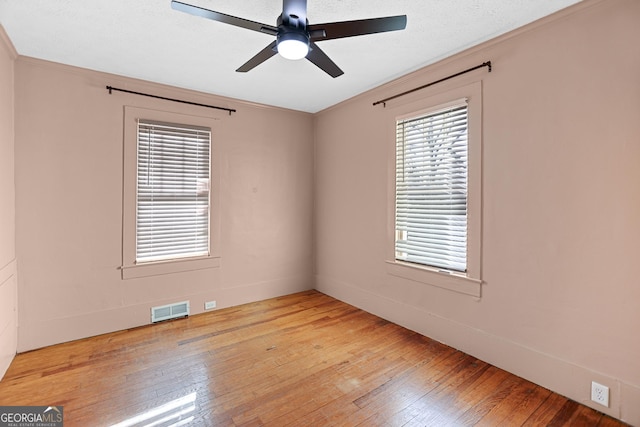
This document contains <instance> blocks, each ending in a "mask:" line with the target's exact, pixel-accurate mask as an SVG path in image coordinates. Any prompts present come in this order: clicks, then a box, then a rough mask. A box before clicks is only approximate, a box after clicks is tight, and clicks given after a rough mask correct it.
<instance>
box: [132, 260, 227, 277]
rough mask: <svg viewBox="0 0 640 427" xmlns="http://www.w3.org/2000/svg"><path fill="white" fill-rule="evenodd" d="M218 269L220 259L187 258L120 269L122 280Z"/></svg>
mask: <svg viewBox="0 0 640 427" xmlns="http://www.w3.org/2000/svg"><path fill="white" fill-rule="evenodd" d="M217 267H220V257H202V258H185V259H174V260H170V261H157V262H147V263H144V264H137V265H125V266H122V267H120V269H121V270H122V279H123V280H126V279H137V278H140V277H147V276H159V275H163V274H171V273H180V272H184V271H192V270H204V269H207V268H217Z"/></svg>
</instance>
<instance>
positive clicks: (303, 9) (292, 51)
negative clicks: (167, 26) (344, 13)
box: [171, 0, 407, 78]
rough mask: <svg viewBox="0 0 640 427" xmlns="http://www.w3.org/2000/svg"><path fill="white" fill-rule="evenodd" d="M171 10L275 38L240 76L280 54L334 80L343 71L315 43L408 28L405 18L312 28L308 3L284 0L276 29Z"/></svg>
mask: <svg viewBox="0 0 640 427" xmlns="http://www.w3.org/2000/svg"><path fill="white" fill-rule="evenodd" d="M171 7H172V8H173V9H175V10H179V11H182V12H186V13H189V14H191V15H196V16H201V17H203V18H208V19H212V20H214V21H219V22H224V23H225V24H230V25H235V26H236V27H242V28H246V29H248V30H253V31H258V32H261V33H265V34H269V35H272V36H276V40H274V41H273V42H272V43H270V44H269V45H268V46H267V47H265V48H264V49H262V50H261V51H260V52H258V54H257V55H255V56H254V57H253V58H251V59H250V60H248V61H247V62H246V63H244V64H243V65H242V66H241V67H240V68H238V69H237V70H236V71H238V72H240V73H246V72H247V71H249V70H251V69H253V68H254V67H256V66H258V65H260V64H262V63H263V62H264V61H266V60H267V59H269V58H271V57H272V56H273V55H275V54H276V53H279V54H280V55H281V56H283V57H285V58H287V59H302V58H307V59H308V60H309V61H311V62H312V63H314V64H315V65H317V66H318V67H319V68H320V69H322V70H323V71H324V72H326V73H327V74H329V75H330V76H331V77H334V78H335V77H338V76H340V75H342V74H344V72H343V71H342V70H341V69H340V68H339V67H338V66H337V65H336V64H335V63H334V62H333V61H332V60H331V59H330V58H329V57H328V56H327V55H326V54H325V53H324V52H323V51H322V49H320V48H319V47H318V45H317V44H316V42H319V41H323V40H332V39H340V38H344V37H352V36H360V35H364V34H373V33H383V32H386V31H396V30H403V29H404V28H405V27H406V26H407V16H406V15H398V16H387V17H384V18H371V19H360V20H355V21H342V22H330V23H326V24H312V25H309V21H308V20H307V0H283V1H282V14H281V15H280V16H279V17H278V20H277V25H276V26H273V25H268V24H262V23H260V22H254V21H249V20H247V19H243V18H238V17H235V16H231V15H226V14H224V13H220V12H214V11H213V10H209V9H204V8H202V7H198V6H193V5H190V4H187V3H182V2H180V1H177V0H172V1H171Z"/></svg>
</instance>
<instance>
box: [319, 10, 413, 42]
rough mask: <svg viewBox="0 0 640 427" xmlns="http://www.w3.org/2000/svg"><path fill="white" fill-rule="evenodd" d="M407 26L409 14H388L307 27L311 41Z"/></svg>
mask: <svg viewBox="0 0 640 427" xmlns="http://www.w3.org/2000/svg"><path fill="white" fill-rule="evenodd" d="M406 27H407V15H398V16H387V17H385V18H371V19H359V20H355V21H343V22H330V23H327V24H313V25H309V26H308V27H307V29H308V30H309V33H310V35H311V41H314V42H317V41H321V40H331V39H340V38H344V37H353V36H361V35H364V34H374V33H384V32H386V31H396V30H404V29H405V28H406Z"/></svg>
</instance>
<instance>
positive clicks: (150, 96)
mask: <svg viewBox="0 0 640 427" xmlns="http://www.w3.org/2000/svg"><path fill="white" fill-rule="evenodd" d="M107 90H108V91H109V95H111V91H113V90H116V91H118V92H126V93H132V94H134V95H142V96H148V97H149V98H156V99H164V100H165V101H173V102H180V103H182V104H189V105H197V106H198V107H207V108H214V109H216V110H224V111H228V112H229V115H231V113H235V112H236V110H234V109H233V108H225V107H216V106H215V105H207V104H199V103H197V102H191V101H183V100H181V99H174V98H165V97H164V96H158V95H149V94H148V93H142V92H135V91H132V90H127V89H118V88H117V87H112V86H107Z"/></svg>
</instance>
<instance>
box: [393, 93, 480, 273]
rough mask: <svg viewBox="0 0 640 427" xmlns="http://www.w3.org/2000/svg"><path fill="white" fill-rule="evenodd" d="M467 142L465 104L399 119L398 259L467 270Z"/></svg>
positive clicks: (397, 161) (397, 182)
mask: <svg viewBox="0 0 640 427" xmlns="http://www.w3.org/2000/svg"><path fill="white" fill-rule="evenodd" d="M467 147H468V145H467V106H466V104H465V105H459V106H455V107H452V108H449V109H447V110H445V111H440V112H438V113H434V114H429V115H425V116H421V117H416V118H412V119H408V120H402V121H399V122H398V123H397V132H396V212H395V214H396V239H395V251H396V259H397V260H400V261H407V262H413V263H418V264H423V265H428V266H433V267H438V268H444V269H447V270H455V271H463V272H464V271H466V269H467Z"/></svg>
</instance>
